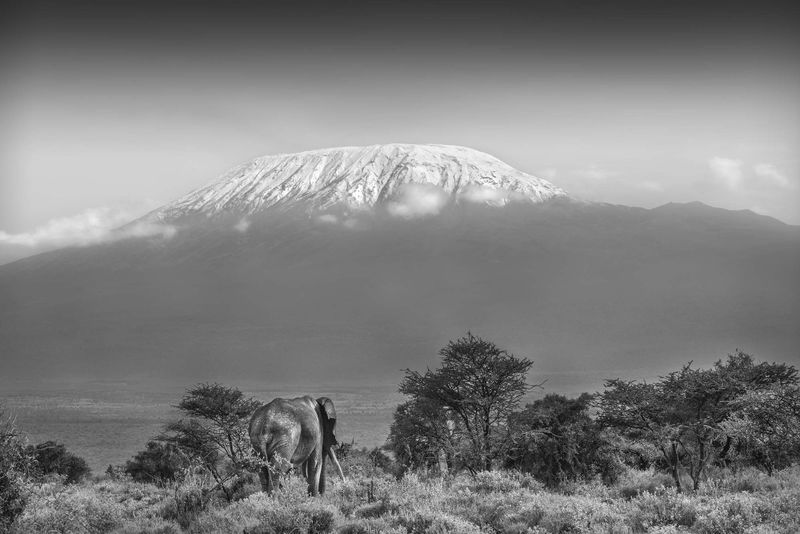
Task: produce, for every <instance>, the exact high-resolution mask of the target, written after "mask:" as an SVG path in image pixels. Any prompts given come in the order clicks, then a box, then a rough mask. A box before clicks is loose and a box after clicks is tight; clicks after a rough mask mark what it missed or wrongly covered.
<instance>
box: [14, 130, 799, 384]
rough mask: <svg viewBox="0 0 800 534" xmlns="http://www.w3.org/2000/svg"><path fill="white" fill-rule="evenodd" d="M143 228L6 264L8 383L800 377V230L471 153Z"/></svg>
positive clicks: (398, 158)
mask: <svg viewBox="0 0 800 534" xmlns="http://www.w3.org/2000/svg"><path fill="white" fill-rule="evenodd" d="M420 215H424V216H420ZM434 215H435V216H434ZM140 223H146V224H150V225H153V226H155V227H158V226H159V225H164V226H165V227H169V228H170V229H172V231H170V232H166V231H164V232H160V234H159V236H160V237H158V238H130V237H129V238H127V239H118V240H116V241H114V240H109V241H108V242H105V243H103V244H98V245H95V246H89V247H82V248H81V247H76V248H69V249H62V250H57V251H53V252H49V253H45V254H41V255H38V256H35V257H31V258H27V259H24V260H21V261H17V262H15V263H12V264H9V265H4V266H0V355H1V356H2V363H3V376H4V377H6V378H7V379H11V380H15V379H20V378H36V379H39V380H45V379H48V378H57V379H64V378H66V377H73V378H80V379H87V378H89V379H90V378H112V379H128V380H130V379H135V378H143V379H153V378H160V379H162V380H164V379H165V380H171V381H173V382H179V383H185V382H186V381H192V380H237V379H243V378H244V379H248V380H258V381H263V382H264V383H271V384H275V383H277V382H281V383H283V384H287V383H304V384H308V383H309V382H317V383H328V382H338V383H347V382H350V383H353V382H363V381H365V380H370V381H382V382H395V383H396V382H397V380H398V379H399V374H400V369H403V368H408V367H410V368H424V367H425V366H426V365H435V362H436V359H437V356H436V353H437V350H438V349H439V348H440V347H442V346H443V345H444V344H445V343H446V342H447V341H448V340H449V339H453V338H456V337H458V336H460V335H463V334H464V332H465V331H467V330H471V331H472V332H474V333H475V334H478V335H481V336H483V337H486V338H489V339H492V340H493V341H495V342H496V343H498V344H499V345H500V346H502V347H504V348H507V349H509V350H511V351H513V352H515V353H518V354H520V355H525V356H530V357H532V358H533V359H534V360H536V365H535V367H534V372H546V373H576V374H580V375H582V376H589V377H592V379H593V380H594V387H599V385H600V381H601V380H602V378H605V377H609V376H621V374H625V375H628V376H630V375H631V374H634V375H637V374H638V375H652V374H654V373H659V372H664V371H667V370H669V369H672V368H675V366H677V365H678V364H680V363H682V362H685V361H688V360H695V361H696V362H698V364H700V363H709V362H711V361H713V360H714V359H716V358H718V357H720V356H722V355H724V354H725V353H726V352H728V351H732V350H733V349H735V348H737V347H739V348H741V349H743V350H746V351H751V352H753V353H754V354H755V355H757V356H758V357H760V358H765V359H776V360H783V361H790V362H793V363H800V362H799V361H798V357H800V352H799V351H798V349H799V348H800V329H798V328H797V326H798V324H800V279H798V276H797V273H798V272H800V228H797V227H791V226H787V225H785V224H783V223H780V222H779V221H776V220H774V219H770V218H768V217H761V216H757V215H755V214H753V213H751V212H734V211H728V210H720V209H716V208H711V207H709V206H705V205H703V204H699V203H690V204H668V205H665V206H662V207H660V208H656V209H652V210H647V209H642V208H631V207H625V206H614V205H608V204H599V203H585V202H577V201H573V200H571V199H570V198H569V197H568V196H566V194H565V193H564V192H563V191H562V190H560V189H558V188H557V187H555V186H553V185H552V184H549V183H548V182H545V181H543V180H539V179H538V178H535V177H533V176H530V175H527V174H525V173H522V172H520V171H516V170H514V169H512V168H511V167H509V166H507V165H505V164H504V163H502V162H499V161H498V160H496V159H494V158H492V157H491V156H487V155H485V154H481V153H479V152H475V151H471V150H469V149H462V148H458V147H447V146H439V145H435V146H429V145H424V146H418V145H381V146H374V147H365V148H345V149H330V150H322V151H314V152H308V153H301V154H294V155H283V156H274V157H268V158H261V159H258V160H255V161H253V162H251V163H248V164H246V165H244V166H241V167H239V168H237V169H234V170H233V171H231V173H229V174H228V175H226V176H225V177H223V179H221V180H220V181H218V182H217V183H216V184H212V185H211V186H208V187H206V188H202V189H200V190H198V191H196V192H194V193H190V194H189V195H188V196H186V197H184V198H183V199H181V200H178V201H176V202H174V203H172V204H170V205H168V206H165V207H164V208H161V209H159V210H156V211H154V212H152V213H150V214H149V215H147V216H146V217H145V218H144V220H140V221H137V222H136V223H134V224H140ZM123 233H124V232H123ZM126 235H141V233H136V232H128V233H127V234H126ZM586 387H588V386H586Z"/></svg>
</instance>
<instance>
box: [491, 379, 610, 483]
mask: <svg viewBox="0 0 800 534" xmlns="http://www.w3.org/2000/svg"><path fill="white" fill-rule="evenodd" d="M591 401H592V396H591V395H589V394H588V393H584V394H582V395H581V396H580V397H578V398H577V399H568V398H567V397H564V396H562V395H554V394H550V395H547V396H546V397H544V398H543V399H539V400H537V401H535V402H533V403H532V404H528V405H526V406H525V409H524V410H522V411H520V412H515V413H513V414H512V415H511V417H510V418H509V426H510V428H511V434H512V436H513V439H512V443H513V445H512V446H511V447H510V449H509V451H508V453H507V455H506V460H505V466H506V467H510V468H515V469H520V470H522V471H525V472H526V473H531V474H532V475H533V476H535V477H536V478H537V479H539V480H541V481H543V482H544V483H545V484H547V485H548V486H549V487H556V486H558V485H559V484H562V483H564V482H566V481H574V480H580V479H586V478H591V477H593V476H595V475H600V476H601V477H602V478H603V480H605V481H606V482H608V483H612V482H614V481H615V480H616V478H617V477H618V476H619V474H620V473H622V472H623V471H624V466H623V463H622V460H621V459H620V454H619V450H620V448H621V447H620V446H619V443H617V441H619V438H618V437H617V436H616V435H614V434H611V433H610V432H607V431H603V429H602V428H601V427H599V426H598V425H597V423H596V422H595V421H594V420H593V419H592V418H591V417H590V415H589V407H590V403H591Z"/></svg>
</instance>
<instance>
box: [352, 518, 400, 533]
mask: <svg viewBox="0 0 800 534" xmlns="http://www.w3.org/2000/svg"><path fill="white" fill-rule="evenodd" d="M338 532H339V534H407V532H408V531H407V530H406V529H405V527H402V526H399V525H394V524H392V523H390V522H389V521H388V520H386V519H383V518H380V519H360V520H358V521H355V522H352V523H347V524H346V525H344V526H342V527H341V528H339V530H338Z"/></svg>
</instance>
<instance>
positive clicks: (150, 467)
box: [125, 441, 188, 484]
mask: <svg viewBox="0 0 800 534" xmlns="http://www.w3.org/2000/svg"><path fill="white" fill-rule="evenodd" d="M187 467H188V461H187V460H186V457H185V456H184V455H183V454H181V452H180V450H179V449H178V448H177V447H176V446H175V445H174V444H172V443H165V442H162V441H148V442H147V445H146V446H145V449H144V450H143V451H139V452H137V453H136V456H134V457H133V459H131V460H128V461H127V462H126V463H125V472H126V473H127V474H129V475H130V476H131V478H133V480H135V481H137V482H151V483H155V484H165V483H167V482H171V481H174V480H175V479H176V478H177V477H178V475H180V474H181V473H182V472H183V470H184V469H186V468H187Z"/></svg>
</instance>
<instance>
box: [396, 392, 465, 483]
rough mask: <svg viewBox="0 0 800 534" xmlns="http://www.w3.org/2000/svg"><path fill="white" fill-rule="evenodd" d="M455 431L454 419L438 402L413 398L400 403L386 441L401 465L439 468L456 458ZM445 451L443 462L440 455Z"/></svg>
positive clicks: (448, 464)
mask: <svg viewBox="0 0 800 534" xmlns="http://www.w3.org/2000/svg"><path fill="white" fill-rule="evenodd" d="M457 443H458V435H457V433H456V432H455V422H454V421H452V420H450V419H449V418H448V416H447V411H446V410H445V409H444V408H443V407H442V406H441V405H440V404H439V403H437V402H435V401H432V400H430V399H426V398H414V399H411V400H409V401H407V402H404V403H402V404H401V405H399V406H398V407H397V409H396V410H395V412H394V421H393V422H392V425H391V427H390V429H389V441H388V445H389V447H390V448H391V450H392V451H393V452H394V453H395V455H396V457H397V459H398V461H399V462H400V465H402V466H403V469H414V468H419V467H423V468H431V467H434V466H436V465H439V467H440V470H442V468H446V467H448V466H453V465H454V464H455V462H456V461H457V460H458V454H459V451H458V447H457ZM442 455H444V462H445V465H444V466H442V465H441V463H440V459H441V457H442Z"/></svg>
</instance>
